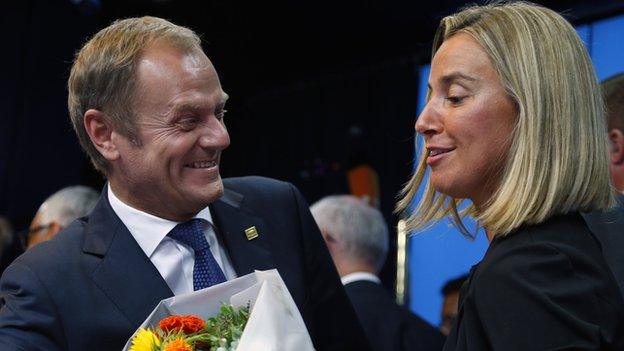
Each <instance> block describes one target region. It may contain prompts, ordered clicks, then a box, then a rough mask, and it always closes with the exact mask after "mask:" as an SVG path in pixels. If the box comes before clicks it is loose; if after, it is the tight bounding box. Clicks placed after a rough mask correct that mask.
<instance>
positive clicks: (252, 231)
mask: <svg viewBox="0 0 624 351" xmlns="http://www.w3.org/2000/svg"><path fill="white" fill-rule="evenodd" d="M245 235H246V236H247V240H253V239H255V238H257V237H258V230H257V229H256V227H255V226H253V227H250V228H247V229H245Z"/></svg>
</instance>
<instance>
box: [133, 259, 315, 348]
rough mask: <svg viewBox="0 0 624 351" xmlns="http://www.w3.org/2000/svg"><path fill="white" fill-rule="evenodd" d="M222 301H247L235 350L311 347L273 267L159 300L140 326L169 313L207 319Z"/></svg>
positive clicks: (240, 303) (235, 303) (240, 304)
mask: <svg viewBox="0 0 624 351" xmlns="http://www.w3.org/2000/svg"><path fill="white" fill-rule="evenodd" d="M222 303H230V304H231V305H233V306H234V307H237V308H238V307H243V306H246V305H247V304H250V314H249V320H248V321H247V325H246V326H245V330H244V331H243V335H242V336H241V339H240V341H239V344H238V347H237V348H236V351H257V350H265V351H278V350H279V351H289V350H296V351H307V350H314V347H313V346H312V340H311V339H310V335H309V334H308V330H307V329H306V326H305V324H304V322H303V318H301V314H300V313H299V310H298V309H297V306H296V305H295V301H294V300H293V298H292V296H290V293H289V292H288V289H287V288H286V284H284V281H283V280H282V277H280V275H279V273H278V272H277V270H276V269H272V270H268V271H255V272H254V273H250V274H247V275H245V276H242V277H239V278H236V279H232V280H230V281H227V282H224V283H221V284H218V285H214V286H211V287H209V288H206V289H202V290H198V291H194V292H192V293H189V294H184V295H178V296H174V297H172V298H169V299H165V300H162V301H161V302H160V303H159V304H158V305H157V306H156V308H154V310H153V311H152V313H151V314H150V315H149V317H147V319H146V320H145V321H144V322H143V324H141V326H140V327H139V329H142V328H152V329H154V328H156V327H157V326H158V322H159V321H160V320H161V319H163V318H165V317H167V316H170V315H187V314H193V315H196V316H198V317H200V318H202V319H208V318H210V317H214V316H216V315H217V314H218V313H219V309H220V307H221V304H222ZM139 329H137V331H138V330H139ZM135 334H136V332H135ZM133 337H134V335H133ZM131 340H132V338H130V339H129V340H128V342H127V343H126V346H125V347H124V351H126V350H129V349H130V345H131Z"/></svg>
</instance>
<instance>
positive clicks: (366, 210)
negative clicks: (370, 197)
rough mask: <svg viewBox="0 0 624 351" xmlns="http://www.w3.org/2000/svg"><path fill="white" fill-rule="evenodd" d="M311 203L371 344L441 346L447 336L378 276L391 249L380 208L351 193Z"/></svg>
mask: <svg viewBox="0 0 624 351" xmlns="http://www.w3.org/2000/svg"><path fill="white" fill-rule="evenodd" d="M310 209H311V211H312V215H313V216H314V219H315V220H316V222H317V224H318V225H319V228H320V229H321V233H322V235H323V238H324V239H325V242H326V243H327V247H328V249H329V252H330V254H331V256H332V259H333V260H334V263H335V264H336V268H337V269H338V273H339V274H340V277H341V280H342V283H343V284H344V286H345V289H346V291H347V295H349V298H350V300H351V303H352V304H353V307H354V308H355V312H356V313H357V315H358V318H359V319H360V322H361V323H362V326H363V327H364V330H365V331H366V334H367V336H368V339H369V341H370V343H371V345H372V346H373V349H375V350H441V349H442V346H443V344H444V337H443V336H442V335H441V334H440V333H439V332H438V331H437V330H436V329H435V328H434V327H432V326H431V325H429V324H427V323H426V322H425V321H424V320H422V319H421V318H419V317H417V316H416V315H414V314H412V313H411V312H410V311H408V310H407V309H405V308H403V307H401V306H399V305H397V304H396V302H395V301H394V299H393V298H392V296H391V295H390V293H389V292H388V291H387V290H386V289H385V288H384V287H383V286H382V285H381V282H380V280H379V278H378V277H377V274H378V272H379V270H380V269H381V267H382V266H383V264H384V262H385V260H386V256H387V253H388V227H387V225H386V222H385V220H384V218H383V216H382V214H381V212H379V211H378V210H376V209H374V208H372V207H371V206H369V205H368V204H367V203H366V202H365V201H363V200H361V199H359V198H357V197H355V196H351V195H341V196H329V197H325V198H323V199H321V200H319V201H318V202H316V203H314V204H313V205H312V206H311V208H310Z"/></svg>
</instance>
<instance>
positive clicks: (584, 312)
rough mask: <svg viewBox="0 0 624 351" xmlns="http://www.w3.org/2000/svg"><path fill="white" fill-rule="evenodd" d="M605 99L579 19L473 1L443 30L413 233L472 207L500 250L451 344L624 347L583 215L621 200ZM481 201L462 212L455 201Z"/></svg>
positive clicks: (472, 283)
mask: <svg viewBox="0 0 624 351" xmlns="http://www.w3.org/2000/svg"><path fill="white" fill-rule="evenodd" d="M603 110H604V107H603V101H602V98H601V96H600V89H599V87H598V84H597V82H596V78H595V74H594V71H593V69H592V66H591V63H590V59H589V57H588V55H587V52H586V50H585V48H584V45H583V43H582V42H581V41H580V39H579V38H578V36H577V34H576V32H575V30H574V29H573V28H572V26H571V25H570V24H569V23H568V22H566V21H565V20H564V19H563V18H562V17H561V16H559V15H558V14H556V13H555V12H553V11H551V10H548V9H546V8H543V7H541V6H538V5H534V4H530V3H522V2H517V3H496V4H490V5H486V6H474V7H470V8H467V9H464V10H463V11H461V12H459V13H457V14H455V15H452V16H449V17H446V18H444V19H443V20H442V21H441V23H440V26H439V28H438V32H437V34H436V37H435V39H434V45H433V59H432V64H431V74H430V76H429V94H428V101H427V105H426V106H425V108H424V109H423V111H422V113H421V115H420V116H419V118H418V120H417V122H416V131H417V132H418V133H419V134H420V135H422V136H423V137H424V140H425V148H424V150H423V154H422V155H421V160H420V163H419V167H418V169H417V171H416V173H415V175H414V176H413V177H412V179H411V180H410V182H409V184H408V185H407V186H406V188H405V189H404V192H403V198H402V199H401V201H400V202H399V204H398V209H399V210H403V211H405V210H407V208H408V206H409V204H410V203H411V202H412V200H413V199H414V196H415V193H416V190H417V189H418V187H419V186H420V185H421V183H422V182H423V179H424V174H425V171H426V170H427V169H429V170H430V179H429V182H428V183H427V184H425V187H426V190H425V195H424V196H423V198H422V199H421V200H420V203H419V206H418V208H417V210H416V211H415V212H414V213H411V214H410V215H409V217H408V226H409V228H410V229H416V230H417V229H419V228H422V227H424V226H426V225H427V224H428V223H431V222H432V221H435V220H438V219H441V218H443V217H445V216H450V217H451V218H452V219H453V220H454V222H455V223H456V224H457V225H458V226H459V227H460V229H461V230H463V231H464V232H465V233H466V234H469V233H467V231H466V228H465V227H463V225H462V222H461V217H462V216H464V215H468V214H469V215H472V216H474V217H475V218H477V220H478V221H479V223H480V225H481V226H482V227H483V228H484V229H485V231H486V234H487V236H488V239H489V240H490V246H489V249H488V251H487V253H486V254H485V257H484V258H483V260H482V261H481V263H480V264H479V265H477V266H475V267H474V268H473V269H472V271H471V274H470V277H469V279H468V281H467V282H466V283H465V284H464V286H463V287H462V290H461V297H460V310H459V314H458V320H457V322H456V324H455V326H454V327H453V330H452V332H451V334H450V335H449V338H448V340H447V343H446V345H445V348H444V350H479V351H481V350H555V349H556V350H569V349H574V350H599V349H602V350H624V301H623V299H622V297H621V296H620V294H619V291H618V288H617V286H616V283H615V281H614V278H613V275H612V274H611V272H610V271H609V269H608V268H607V265H606V263H605V261H604V258H603V256H602V253H601V248H600V246H599V244H598V243H597V241H596V239H595V238H594V236H593V234H592V233H591V232H590V231H589V230H588V229H587V227H586V225H585V223H584V222H583V220H582V218H581V217H580V215H579V211H590V210H604V209H607V208H609V207H610V206H611V205H612V204H613V201H614V200H613V194H612V188H611V185H610V183H609V173H608V163H607V149H606V140H605V138H604V135H605V132H606V121H605V117H604V111H603ZM462 199H468V200H471V201H472V205H471V207H469V208H468V209H467V210H466V211H464V212H463V213H459V212H458V210H457V205H458V203H459V201H461V200H462Z"/></svg>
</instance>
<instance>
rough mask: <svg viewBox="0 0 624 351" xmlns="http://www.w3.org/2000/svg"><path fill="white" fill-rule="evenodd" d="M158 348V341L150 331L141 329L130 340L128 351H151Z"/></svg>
mask: <svg viewBox="0 0 624 351" xmlns="http://www.w3.org/2000/svg"><path fill="white" fill-rule="evenodd" d="M158 346H160V339H158V336H157V335H156V334H154V333H153V332H152V331H151V330H148V329H141V330H139V332H138V333H136V335H135V336H134V338H132V346H130V351H153V350H155V349H156V348H157V347H158Z"/></svg>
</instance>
